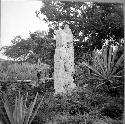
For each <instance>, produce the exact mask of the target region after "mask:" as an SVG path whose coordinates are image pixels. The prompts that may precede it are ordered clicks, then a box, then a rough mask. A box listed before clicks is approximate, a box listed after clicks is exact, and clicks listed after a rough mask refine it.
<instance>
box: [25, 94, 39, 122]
mask: <svg viewBox="0 0 125 124" xmlns="http://www.w3.org/2000/svg"><path fill="white" fill-rule="evenodd" d="M37 96H38V92H37V94H36V96H35V99H34V101H33V102H31V104H30V106H29V107H28V111H27V114H26V118H25V121H24V124H28V122H29V119H30V117H31V116H32V114H33V109H34V106H35V104H36V99H37Z"/></svg>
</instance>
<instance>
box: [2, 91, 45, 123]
mask: <svg viewBox="0 0 125 124" xmlns="http://www.w3.org/2000/svg"><path fill="white" fill-rule="evenodd" d="M27 97H28V93H27V96H26V98H25V100H24V99H23V96H21V95H20V92H19V97H18V98H17V97H16V99H15V106H14V111H13V112H12V111H11V109H10V106H9V101H8V99H7V96H6V95H4V99H3V104H4V107H5V110H6V113H7V116H8V118H9V121H10V123H11V124H31V122H32V121H33V119H34V117H35V116H36V114H37V112H38V109H39V108H40V105H41V103H42V101H43V98H42V99H41V101H40V103H39V104H38V105H37V108H36V109H35V110H34V107H35V104H36V100H37V97H38V93H37V94H36V96H35V99H34V101H33V102H31V103H30V105H29V106H28V107H27V105H26V102H27Z"/></svg>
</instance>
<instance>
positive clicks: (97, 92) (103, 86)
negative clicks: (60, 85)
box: [0, 0, 124, 124]
mask: <svg viewBox="0 0 125 124" xmlns="http://www.w3.org/2000/svg"><path fill="white" fill-rule="evenodd" d="M36 14H37V16H39V14H43V15H44V17H45V18H44V21H45V22H47V23H48V26H49V31H48V33H47V32H45V31H42V32H40V31H36V32H34V33H30V34H29V37H28V38H27V39H23V38H22V37H20V36H16V37H15V38H14V39H13V40H12V45H11V46H8V47H4V50H5V51H4V54H5V55H6V56H8V57H10V58H13V59H14V60H16V63H15V62H9V63H8V62H0V80H3V82H2V83H1V82H0V86H1V87H0V90H1V91H2V92H0V109H1V110H0V117H1V118H2V120H3V122H5V123H7V124H8V123H9V122H8V118H7V114H6V112H5V108H4V107H3V103H2V98H3V93H6V95H7V97H8V99H9V102H10V105H11V107H12V108H13V106H14V104H15V103H14V101H15V97H16V96H17V95H18V91H19V90H20V92H21V94H22V95H24V96H25V95H26V93H27V92H28V94H29V97H28V99H27V104H29V103H31V102H32V101H33V99H34V97H35V95H36V93H37V92H38V93H39V95H40V97H39V99H38V100H37V103H39V101H40V98H41V97H43V96H44V101H43V104H42V105H41V107H40V109H39V111H38V113H37V115H36V117H35V118H34V120H33V122H32V123H31V124H36V123H37V124H41V123H44V124H51V123H55V124H56V123H57V124H67V123H68V124H80V123H84V124H100V123H104V122H105V123H106V124H123V108H124V106H123V104H124V55H123V53H124V40H123V37H124V26H123V25H124V24H123V5H122V4H121V3H88V2H87V3H86V2H71V1H70V2H68V1H50V0H44V1H43V6H42V8H40V11H39V12H36ZM67 23H68V24H69V26H70V28H71V30H72V33H73V36H74V48H75V75H74V79H75V81H74V83H76V85H77V87H76V89H74V90H73V91H72V92H68V91H67V93H66V94H63V93H62V94H54V92H53V91H54V90H53V88H51V89H49V90H48V88H47V87H45V86H43V85H42V83H41V84H39V85H38V86H37V87H32V86H31V85H29V84H28V83H26V82H25V81H21V82H16V80H19V79H20V80H27V79H28V80H29V79H30V80H35V81H36V80H37V75H36V73H37V70H39V69H40V70H42V74H41V75H42V78H44V77H45V76H46V70H47V69H48V67H51V68H49V69H50V71H51V72H53V65H54V51H55V43H56V42H55V39H54V38H55V32H56V30H58V29H60V28H62V29H63V27H64V25H65V24H67ZM104 44H105V45H104ZM39 60H41V62H40V61H39ZM42 63H44V64H42ZM45 63H46V64H48V65H50V66H48V65H45ZM44 70H45V71H44ZM14 77H16V80H15V78H14ZM9 80H11V81H13V82H14V81H15V83H12V82H9ZM7 81H8V82H7ZM52 82H53V81H52ZM52 82H51V81H50V82H49V81H48V82H47V84H48V85H49V83H50V84H51V83H52ZM1 84H2V85H1ZM3 84H4V85H3Z"/></svg>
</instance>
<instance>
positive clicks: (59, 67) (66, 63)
mask: <svg viewBox="0 0 125 124" xmlns="http://www.w3.org/2000/svg"><path fill="white" fill-rule="evenodd" d="M74 72H75V70H74V47H73V34H72V32H71V30H70V28H69V26H68V25H65V28H64V29H63V30H58V31H57V33H56V49H55V55H54V89H55V93H61V92H63V93H65V92H66V90H71V89H73V88H75V86H76V85H75V84H74V83H73V82H74V80H73V74H74Z"/></svg>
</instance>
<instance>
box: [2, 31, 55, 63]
mask: <svg viewBox="0 0 125 124" xmlns="http://www.w3.org/2000/svg"><path fill="white" fill-rule="evenodd" d="M54 48H55V40H53V39H52V38H51V39H50V38H49V35H48V34H47V33H46V32H45V31H42V32H40V31H36V32H34V33H30V36H29V37H28V38H27V39H23V38H22V37H20V36H17V37H15V38H14V39H13V40H12V45H11V46H6V47H4V48H3V49H4V54H5V55H6V56H8V57H10V58H13V59H14V60H15V61H22V62H30V63H37V62H38V59H39V58H40V59H41V60H42V62H43V63H46V64H49V65H53V63H54V60H53V59H54V58H53V56H54Z"/></svg>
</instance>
